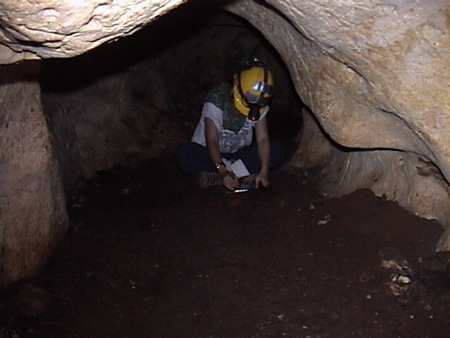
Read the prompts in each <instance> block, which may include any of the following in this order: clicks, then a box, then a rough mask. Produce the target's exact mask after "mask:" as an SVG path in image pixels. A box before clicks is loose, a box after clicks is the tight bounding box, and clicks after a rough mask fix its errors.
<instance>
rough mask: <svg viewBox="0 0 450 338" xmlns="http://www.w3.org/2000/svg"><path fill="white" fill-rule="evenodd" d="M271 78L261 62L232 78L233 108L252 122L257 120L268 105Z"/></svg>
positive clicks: (271, 85) (271, 87)
mask: <svg viewBox="0 0 450 338" xmlns="http://www.w3.org/2000/svg"><path fill="white" fill-rule="evenodd" d="M273 84H274V83H273V76H272V73H271V72H270V70H269V69H267V68H266V67H264V64H263V63H261V62H256V63H253V64H250V65H249V67H248V68H247V69H245V70H243V71H241V72H240V73H239V74H237V75H235V76H234V83H233V97H234V106H235V107H236V109H237V110H238V111H239V112H240V113H241V114H242V115H245V116H247V117H248V118H249V119H250V120H252V121H257V120H259V117H260V114H261V113H262V111H263V109H264V108H265V107H266V106H267V105H268V104H269V102H270V99H271V97H272V93H273Z"/></svg>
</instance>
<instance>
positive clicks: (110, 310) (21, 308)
mask: <svg viewBox="0 0 450 338" xmlns="http://www.w3.org/2000/svg"><path fill="white" fill-rule="evenodd" d="M311 178H312V177H311V174H309V175H308V174H307V173H305V172H299V173H296V174H292V173H288V172H287V171H285V170H284V169H283V168H279V169H276V170H275V171H273V172H272V176H271V182H272V189H271V190H262V189H259V190H252V191H249V192H247V193H241V194H226V193H225V190H224V188H223V187H212V188H208V189H200V188H197V187H196V184H195V181H194V180H193V179H192V178H189V177H186V176H183V175H182V174H181V173H180V172H178V171H177V169H176V168H175V167H174V166H173V164H172V162H171V161H169V160H158V161H156V160H155V161H149V162H148V163H144V164H142V165H140V166H136V167H134V168H128V169H125V168H120V167H116V168H115V169H114V170H111V171H105V172H99V173H98V174H97V175H96V177H95V179H94V180H93V181H91V182H89V183H88V184H87V185H86V186H85V187H83V189H81V190H80V192H79V193H78V194H77V195H75V196H73V198H72V199H71V201H70V205H69V211H70V215H71V228H70V231H69V233H68V236H67V238H66V239H65V240H64V242H63V243H62V245H61V247H60V248H59V250H58V251H57V252H56V254H55V256H54V258H53V260H52V261H51V262H50V263H49V265H48V267H47V268H46V269H45V270H44V271H43V272H42V273H41V274H40V275H39V276H37V277H36V278H33V279H31V280H27V281H24V282H22V283H18V284H17V285H14V286H13V287H11V288H10V289H8V290H6V291H4V292H3V293H2V294H1V299H0V337H47V338H50V337H58V338H60V337H83V338H84V337H167V338H177V337H183V338H184V337H188V338H189V337H204V338H209V337H233V338H234V337H312V338H324V337H422V338H423V337H433V338H439V337H450V333H449V332H450V311H449V310H450V287H449V283H448V279H447V277H446V273H445V261H446V259H447V257H448V255H446V254H436V253H434V245H435V243H436V242H437V239H438V237H439V235H440V234H441V228H440V226H439V225H438V224H436V223H435V222H431V221H426V220H423V219H419V218H417V217H415V216H413V215H412V214H410V213H408V212H407V211H405V210H404V209H402V208H400V207H399V206H397V205H396V204H394V203H391V202H388V201H386V200H384V199H383V198H377V197H375V196H374V195H373V194H372V193H371V192H370V191H358V192H355V193H353V194H351V195H349V196H346V197H343V198H339V199H332V200H330V199H327V198H326V196H324V195H323V194H321V193H320V192H319V191H316V189H315V185H314V183H313V180H312V179H311Z"/></svg>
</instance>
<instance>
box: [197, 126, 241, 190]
mask: <svg viewBox="0 0 450 338" xmlns="http://www.w3.org/2000/svg"><path fill="white" fill-rule="evenodd" d="M205 138H206V150H207V151H208V154H209V157H210V158H211V161H213V163H220V162H222V154H221V153H220V149H219V132H218V130H217V128H216V125H215V124H214V122H213V121H212V120H211V119H210V118H205ZM219 174H220V175H221V176H222V178H223V184H224V186H225V187H227V188H228V189H230V190H234V189H237V188H238V187H239V181H238V179H237V178H236V176H234V174H233V173H231V172H229V171H228V170H227V168H225V167H224V166H221V167H220V168H219Z"/></svg>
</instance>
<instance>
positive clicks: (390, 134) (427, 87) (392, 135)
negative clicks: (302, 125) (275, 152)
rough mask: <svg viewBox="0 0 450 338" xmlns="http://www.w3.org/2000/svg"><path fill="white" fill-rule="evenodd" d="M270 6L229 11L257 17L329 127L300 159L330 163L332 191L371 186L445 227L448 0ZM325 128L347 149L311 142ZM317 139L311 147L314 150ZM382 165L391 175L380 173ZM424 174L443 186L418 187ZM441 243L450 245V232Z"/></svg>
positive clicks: (449, 213) (449, 165) (448, 209)
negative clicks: (423, 166) (423, 167)
mask: <svg viewBox="0 0 450 338" xmlns="http://www.w3.org/2000/svg"><path fill="white" fill-rule="evenodd" d="M268 3H270V5H263V4H259V3H256V2H252V1H240V2H237V3H234V4H232V5H231V6H230V10H232V11H233V12H235V13H236V14H238V15H240V16H243V17H245V18H247V19H248V20H249V21H250V22H252V23H253V24H254V25H255V26H256V27H257V28H258V29H260V30H261V31H262V32H263V33H264V35H265V36H266V37H267V38H268V39H269V41H270V42H271V43H272V44H273V45H274V46H275V48H276V49H277V50H278V51H279V52H280V54H281V55H282V57H283V59H284V60H285V62H286V64H287V66H288V68H289V69H290V72H291V75H292V77H293V79H294V82H295V84H296V87H297V91H298V93H299V95H300V97H301V98H302V101H303V102H304V103H305V104H306V105H308V106H309V108H310V109H311V111H312V112H313V114H314V115H315V117H316V119H317V121H318V123H319V124H320V126H321V128H322V130H321V129H319V128H315V129H314V130H316V133H315V134H314V135H315V136H313V137H311V135H309V136H308V137H307V138H306V137H305V138H303V140H302V147H300V148H299V151H301V153H299V154H298V155H299V156H296V159H300V158H301V157H302V156H304V157H308V158H311V157H312V161H311V162H310V163H305V162H304V161H302V162H297V163H295V161H293V165H302V166H307V167H308V166H311V165H312V163H313V162H315V163H316V164H320V165H321V166H324V167H325V172H326V173H327V176H328V177H329V178H330V180H329V181H330V182H335V183H337V186H336V185H334V189H332V191H333V192H334V194H335V195H337V194H342V193H346V192H348V191H351V190H355V189H358V188H360V187H370V188H371V189H372V190H374V191H375V192H376V193H377V194H378V195H386V196H387V197H388V198H390V199H392V200H395V201H398V202H399V203H400V204H401V205H403V206H405V207H406V208H408V209H409V210H411V211H413V212H414V213H417V214H418V215H420V216H422V217H427V218H437V219H438V220H439V221H440V222H441V223H442V224H444V226H446V225H447V223H448V220H449V219H450V204H449V196H448V190H447V189H446V187H448V180H449V179H450V142H449V135H450V132H449V130H450V113H449V112H450V109H449V108H450V106H449V98H450V96H449V91H448V79H449V71H448V69H449V68H448V65H449V60H450V58H449V55H450V54H449V47H450V43H449V35H448V28H449V27H448V22H449V21H448V7H447V2H446V1H432V2H427V3H417V2H414V1H403V2H401V3H398V4H396V5H392V4H391V3H388V2H384V1H377V2H372V1H364V2H361V1H349V2H345V3H342V2H333V1H283V2H278V1H269V2H268ZM280 37H286V38H280ZM319 133H325V134H327V137H329V138H330V139H331V140H332V141H333V142H335V143H337V144H339V145H340V146H343V147H346V148H347V149H342V147H341V151H342V150H344V154H342V156H339V158H340V159H337V158H336V157H332V158H330V157H328V155H329V154H330V153H329V152H328V151H327V150H323V149H321V150H320V151H318V149H317V147H315V146H314V145H316V146H317V145H318V144H321V145H322V146H323V145H324V144H326V143H328V142H320V141H319V142H317V141H314V139H315V137H318V138H319V139H321V138H322V136H320V135H317V134H319ZM304 135H307V134H306V133H305V134H304ZM310 142H313V143H314V144H313V145H310V146H308V144H309V143H310ZM381 149H383V150H384V151H381V152H380V151H378V150H381ZM389 149H390V150H393V151H395V154H397V155H394V154H391V153H389ZM372 150H377V151H375V152H372ZM338 151H340V150H338V149H335V151H334V152H333V153H335V152H338ZM397 151H403V152H408V154H403V155H398V152H397ZM308 152H310V153H309V154H308ZM349 152H351V156H348V155H347V153H349ZM318 154H320V155H321V156H322V158H319V155H318ZM393 156H394V157H397V156H400V157H401V160H398V161H397V160H393V159H392V157H393ZM369 158H372V159H375V160H368V159H369ZM420 158H421V159H422V161H420V160H419V159H420ZM367 161H369V162H367ZM418 162H421V163H428V164H427V166H429V167H434V165H435V166H436V167H438V168H439V170H435V172H436V175H431V176H429V175H428V176H424V175H423V174H421V172H420V170H417V169H416V167H417V166H416V165H415V164H416V163H418ZM300 163H302V164H300ZM368 163H370V164H368ZM380 171H383V172H385V171H386V172H388V173H390V174H385V175H381V176H380V175H374V172H380ZM439 171H440V172H439ZM441 173H442V174H443V176H442V175H441ZM355 176H357V177H355ZM401 177H405V178H404V179H402V178H401ZM425 177H426V180H427V182H429V181H430V180H431V181H433V184H432V185H431V186H433V187H435V186H441V188H439V189H437V190H434V189H433V188H431V186H430V185H429V184H428V183H423V182H422V183H419V182H420V181H422V180H423V179H424V178H425ZM444 177H445V178H444ZM356 178H357V179H356ZM419 187H423V188H419ZM330 188H331V187H330V186H328V189H330ZM425 206H426V207H425ZM438 249H439V250H448V249H450V239H449V238H448V237H447V235H444V237H443V238H442V240H441V242H440V243H439V245H438Z"/></svg>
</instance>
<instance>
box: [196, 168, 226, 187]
mask: <svg viewBox="0 0 450 338" xmlns="http://www.w3.org/2000/svg"><path fill="white" fill-rule="evenodd" d="M197 181H198V185H199V186H200V187H201V188H208V187H212V186H214V185H222V184H223V180H222V176H221V175H220V174H219V173H217V172H215V171H212V172H206V171H202V172H201V173H199V174H198V176H197Z"/></svg>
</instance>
